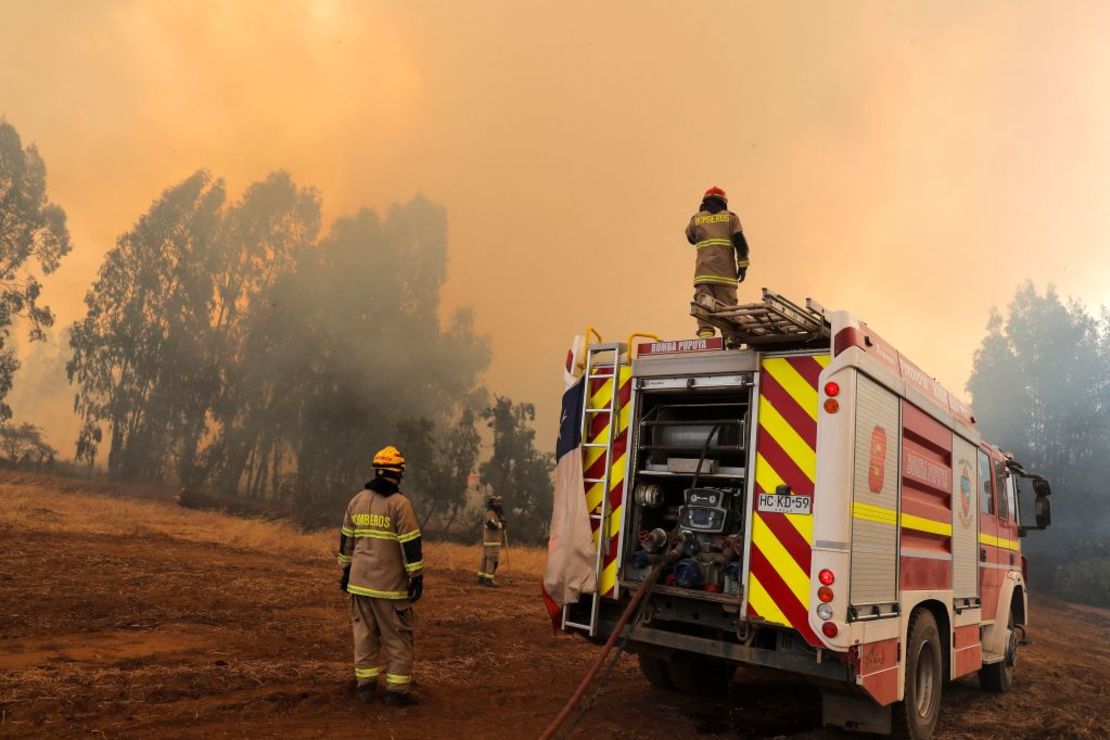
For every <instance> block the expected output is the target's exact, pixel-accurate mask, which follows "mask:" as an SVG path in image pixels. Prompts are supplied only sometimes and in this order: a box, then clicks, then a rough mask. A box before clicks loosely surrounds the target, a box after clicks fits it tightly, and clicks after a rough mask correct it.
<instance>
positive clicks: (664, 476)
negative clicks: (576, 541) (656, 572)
mask: <svg viewBox="0 0 1110 740" xmlns="http://www.w3.org/2000/svg"><path fill="white" fill-rule="evenodd" d="M752 380H753V379H752V376H751V375H748V374H743V373H741V374H730V375H727V376H726V375H722V376H720V377H717V376H704V377H702V376H699V377H697V378H687V379H684V380H681V381H680V379H675V380H673V381H672V380H667V379H653V382H652V383H646V382H645V383H640V384H638V385H637V387H636V390H635V392H636V394H637V397H636V401H635V406H634V407H635V409H636V418H635V419H634V420H633V424H634V429H635V437H634V439H635V443H634V448H633V450H632V451H631V452H632V459H631V464H632V474H631V485H632V490H633V495H632V501H631V503H632V505H633V506H632V511H631V512H630V514H629V518H628V519H627V520H626V521H627V526H628V527H629V530H628V531H629V532H630V533H631V532H636V533H637V536H636V537H635V539H632V538H629V539H628V540H626V542H625V552H624V558H623V559H622V562H623V566H622V574H621V577H622V580H623V581H625V582H626V583H628V584H629V585H630V586H634V585H635V583H636V582H638V581H641V580H643V579H644V578H645V577H646V576H647V574H648V573H649V572H650V571H651V568H652V566H653V565H654V564H655V563H657V562H658V561H659V559H660V558H662V557H663V555H664V553H665V552H667V551H672V552H673V551H674V550H675V549H676V548H677V550H678V552H679V553H680V557H679V558H678V560H677V562H676V563H675V564H674V566H672V567H669V568H667V569H665V570H664V571H663V573H662V576H661V580H660V582H659V585H658V586H657V587H656V590H657V591H662V592H670V593H681V595H683V596H690V597H692V598H697V599H702V600H710V601H719V602H723V603H735V604H738V603H739V592H740V583H741V581H742V573H743V567H742V566H743V563H742V559H743V558H742V556H741V552H742V551H743V540H744V535H743V531H744V515H743V511H744V500H745V498H744V492H745V490H746V485H745V482H746V479H747V470H746V466H747V460H748V451H749V449H750V440H749V437H750V429H751V426H750V425H751V400H752Z"/></svg>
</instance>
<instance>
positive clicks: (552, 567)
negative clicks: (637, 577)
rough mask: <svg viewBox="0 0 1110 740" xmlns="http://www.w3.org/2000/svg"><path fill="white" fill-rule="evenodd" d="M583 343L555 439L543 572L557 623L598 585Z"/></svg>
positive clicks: (571, 364) (571, 360) (572, 357)
mask: <svg viewBox="0 0 1110 740" xmlns="http://www.w3.org/2000/svg"><path fill="white" fill-rule="evenodd" d="M580 345H581V341H580V338H579V337H575V343H574V348H573V349H572V350H571V352H570V353H569V354H568V357H567V368H566V369H567V372H566V383H567V388H566V391H565V392H564V393H563V411H562V416H561V420H560V424H559V441H558V442H557V443H556V445H555V455H556V464H555V500H554V502H553V504H552V510H551V530H550V535H549V538H548V542H547V567H546V568H545V569H544V574H543V596H544V602H545V604H546V606H547V610H548V614H549V615H550V616H551V620H552V624H554V625H555V627H556V628H558V627H559V624H560V623H559V621H558V620H559V618H560V617H561V614H562V609H563V607H564V606H566V605H567V604H573V603H575V602H577V601H578V598H579V597H580V596H581V595H582V594H592V593H594V592H595V591H596V590H597V573H596V571H595V570H594V568H595V567H596V559H597V550H596V548H595V547H594V537H593V532H592V530H591V529H590V513H589V511H587V510H586V490H585V485H584V481H583V480H582V404H583V402H584V397H585V385H586V381H585V380H584V379H583V378H582V377H581V375H580V372H581V368H580V367H579V365H580V363H579V362H578V357H577V354H578V352H577V350H578V349H579V347H580Z"/></svg>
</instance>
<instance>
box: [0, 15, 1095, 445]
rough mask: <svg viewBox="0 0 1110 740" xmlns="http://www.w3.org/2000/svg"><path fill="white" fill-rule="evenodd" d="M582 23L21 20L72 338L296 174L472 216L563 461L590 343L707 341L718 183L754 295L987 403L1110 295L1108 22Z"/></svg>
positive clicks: (5, 102) (452, 238)
mask: <svg viewBox="0 0 1110 740" xmlns="http://www.w3.org/2000/svg"><path fill="white" fill-rule="evenodd" d="M554 8H555V6H551V7H550V8H543V9H537V8H536V7H533V6H530V5H522V4H519V3H511V2H500V3H495V2H490V3H484V4H482V5H481V6H480V8H478V6H475V5H474V4H468V3H455V2H446V1H445V2H417V3H392V2H381V3H357V2H350V3H344V2H329V1H321V2H305V3H278V2H261V1H257V2H238V3H232V4H227V3H218V2H207V3H206V2H194V3H188V4H174V3H169V2H115V3H102V2H68V1H67V2H61V1H58V2H39V3H33V4H31V3H19V2H14V1H12V0H3V2H0V14H2V17H3V18H4V22H3V23H2V24H0V50H2V51H0V116H2V117H4V118H6V119H7V120H8V121H9V122H10V123H11V124H12V125H14V126H15V127H16V128H17V129H18V130H19V131H20V132H21V133H22V134H23V136H24V137H25V139H26V141H28V142H34V143H36V144H37V145H38V147H39V149H40V151H41V153H42V155H43V158H44V159H45V161H46V165H47V170H48V173H49V191H50V197H51V199H52V200H53V201H54V202H56V203H58V204H59V205H61V206H62V207H63V208H65V210H66V212H67V214H68V217H69V224H70V228H71V232H72V236H73V243H74V250H73V252H72V253H71V254H70V255H69V256H68V257H67V258H66V260H65V261H64V262H63V264H62V267H61V269H60V270H59V271H58V272H57V273H56V274H54V275H52V276H51V277H50V278H49V279H48V280H47V281H46V291H45V298H46V302H47V303H49V304H50V305H51V307H52V308H54V310H55V312H56V314H57V317H58V321H57V324H56V327H55V334H56V333H57V332H58V331H59V330H60V329H61V328H63V327H66V326H68V325H69V324H70V323H72V322H73V321H74V320H76V319H78V318H80V317H81V316H82V315H83V304H82V298H83V296H84V294H85V292H86V290H87V289H88V287H89V285H90V284H91V281H92V279H93V277H94V276H95V273H96V270H97V269H98V267H99V266H100V263H101V261H102V259H103V256H104V254H105V253H106V251H107V250H108V249H109V248H110V247H111V246H112V245H113V242H114V240H115V238H116V236H117V235H119V234H120V233H122V232H124V231H126V230H127V229H129V228H130V227H131V225H132V224H133V223H134V221H135V219H136V218H137V217H138V216H139V215H140V214H142V213H143V212H144V211H146V210H147V208H148V207H149V206H150V202H151V200H152V199H153V198H154V197H156V196H157V195H158V194H159V193H160V192H161V191H162V190H163V189H164V188H166V187H168V186H170V185H171V184H174V183H176V182H179V181H180V180H182V179H183V178H185V177H186V176H188V175H189V174H190V173H192V172H193V171H194V170H196V169H197V168H200V167H205V168H208V169H210V170H211V171H212V172H213V173H215V174H216V175H217V176H222V177H225V178H227V181H228V185H229V188H230V191H231V193H232V194H233V195H236V196H237V195H238V194H239V193H240V192H241V191H242V189H243V188H245V187H246V186H247V185H248V184H249V183H251V182H254V181H256V180H259V179H261V178H263V177H264V176H265V175H266V174H267V173H268V172H270V171H272V170H274V169H282V168H284V169H288V170H289V171H290V172H291V174H292V176H293V178H294V179H295V180H296V181H297V182H298V183H299V184H301V185H312V186H316V187H318V188H319V189H320V191H321V192H322V194H323V198H324V203H323V205H324V214H325V222H330V221H331V220H332V219H333V218H335V217H336V216H338V215H340V214H344V213H350V212H353V211H355V210H356V209H357V208H359V207H361V206H364V205H366V206H371V207H374V208H376V209H378V210H379V211H382V212H384V211H385V209H386V208H388V206H389V205H390V204H391V203H394V202H407V201H409V200H410V199H411V198H412V197H413V196H414V195H415V194H417V193H422V194H423V195H425V196H426V197H427V198H429V199H430V200H432V201H433V202H436V203H439V204H442V205H443V206H445V207H446V211H447V218H448V224H449V250H450V252H449V254H450V276H449V280H448V283H447V286H446V289H445V293H444V302H443V307H442V309H443V311H444V312H445V314H446V313H447V312H450V311H451V310H453V309H454V308H456V307H458V306H462V305H472V306H474V307H475V309H476V328H477V330H478V331H480V332H483V333H488V334H489V335H490V336H491V338H492V350H493V362H492V365H491V367H490V369H489V371H488V372H487V373H486V376H485V382H486V384H487V385H489V386H490V387H491V388H494V389H496V390H497V391H498V392H501V393H506V394H508V395H511V396H513V397H515V398H521V399H527V400H531V401H535V402H536V403H537V404H538V411H539V414H540V416H539V421H540V426H539V428H540V435H539V436H540V439H539V441H540V443H541V446H546V445H547V444H548V442H549V441H550V440H551V439H553V437H554V431H555V430H554V427H555V416H556V415H555V410H556V406H557V403H558V397H559V393H560V390H561V388H560V375H559V371H558V366H559V364H560V362H561V360H562V357H563V353H564V350H565V346H566V343H567V341H568V340H569V338H570V336H571V335H572V334H574V333H576V332H581V331H582V328H583V327H584V326H585V325H586V324H587V323H591V324H594V325H596V326H598V327H599V328H600V329H601V330H602V332H603V333H605V335H606V337H607V338H614V339H616V338H623V337H624V336H625V335H627V334H628V333H629V332H631V331H633V330H644V331H652V332H655V333H658V334H662V335H665V336H668V337H676V336H688V335H690V334H692V329H693V322H692V321H691V320H690V319H689V318H688V317H687V316H686V310H687V302H688V300H689V295H690V293H691V287H690V285H689V282H690V281H689V276H690V274H691V273H690V270H691V261H692V254H691V252H690V248H689V247H688V245H686V243H685V241H684V239H683V237H682V228H683V226H684V225H685V222H686V219H687V218H688V217H689V215H690V212H691V210H692V209H693V208H694V206H695V205H696V203H697V200H698V196H699V195H700V193H701V191H702V190H703V189H704V188H705V187H706V186H708V185H710V184H719V185H721V186H723V187H725V188H726V189H727V190H728V191H729V193H730V196H731V201H732V204H733V208H734V210H736V211H737V212H738V213H739V214H740V216H741V218H742V220H743V222H744V224H745V228H746V231H747V233H748V238H749V241H750V242H751V244H752V250H753V253H752V254H753V267H752V270H751V272H750V280H749V283H748V284H747V285H746V286H745V291H744V292H742V295H745V294H746V295H747V296H753V295H755V294H756V292H757V290H758V287H759V286H764V285H765V286H768V287H773V288H775V289H777V290H779V291H781V292H783V293H785V294H787V295H788V296H793V297H797V298H799V299H800V298H801V297H804V296H806V295H811V296H813V297H815V298H817V299H818V300H820V301H821V302H822V303H824V304H825V305H827V306H830V307H845V308H850V309H851V310H853V311H855V312H857V313H858V314H859V315H860V316H862V317H864V318H865V319H867V320H869V321H870V322H871V323H872V324H873V325H874V326H875V327H876V329H877V330H878V331H879V332H881V333H882V334H884V335H885V336H886V337H887V338H888V339H889V340H890V341H891V342H892V343H894V344H895V345H896V346H898V347H899V348H900V349H902V350H903V351H904V352H905V353H906V354H908V355H909V356H910V357H912V358H914V359H915V360H916V361H917V362H918V364H920V365H921V366H922V367H923V368H925V369H926V370H928V371H930V372H932V373H934V374H936V375H937V377H938V378H940V379H941V380H942V381H943V382H944V383H946V384H947V385H949V386H950V387H952V388H953V389H955V390H958V391H962V389H963V386H964V383H965V381H966V380H967V377H968V374H969V372H970V369H971V359H972V352H973V350H974V349H975V348H976V346H977V345H978V343H979V341H980V339H981V338H982V336H983V334H984V333H985V327H986V322H987V318H988V312H989V309H990V306H991V305H992V304H997V305H1002V304H1005V303H1006V302H1007V301H1009V299H1010V297H1011V296H1012V295H1013V293H1014V290H1015V287H1016V286H1017V285H1018V284H1019V283H1020V282H1021V281H1023V280H1025V279H1027V278H1034V279H1035V280H1037V281H1038V283H1042V284H1043V283H1045V282H1055V283H1056V284H1057V286H1058V287H1059V289H1060V292H1061V293H1063V294H1070V295H1073V296H1076V297H1078V298H1081V299H1083V300H1085V301H1087V302H1089V303H1092V304H1098V303H1102V302H1110V290H1108V289H1107V287H1106V286H1107V281H1106V276H1107V274H1108V271H1110V250H1107V249H1106V245H1107V244H1108V243H1110V222H1108V220H1107V215H1106V213H1107V211H1106V209H1105V207H1104V204H1105V201H1106V197H1107V195H1108V192H1107V190H1108V186H1107V180H1106V176H1105V173H1106V172H1107V171H1110V133H1108V132H1110V125H1108V124H1110V97H1108V96H1107V95H1106V94H1105V91H1106V90H1107V89H1110V84H1108V83H1110V46H1107V45H1106V44H1105V39H1106V38H1107V34H1108V32H1110V7H1108V6H1107V5H1105V4H1103V3H1096V2H1089V3H1084V2H1072V3H1063V4H1061V3H1048V2H1029V3H1022V4H1020V5H1018V4H1013V3H1007V2H982V3H976V4H973V5H968V4H966V3H956V2H944V3H929V4H927V5H926V4H921V3H911V2H906V3H900V4H893V5H885V6H883V10H882V12H878V10H877V6H874V5H872V4H870V3H863V2H859V3H854V4H845V3H831V2H830V3H824V4H816V3H796V4H794V5H793V6H792V7H784V6H782V5H775V6H773V7H772V6H769V5H768V6H761V5H758V4H730V3H720V4H714V5H712V6H696V7H694V6H689V5H685V4H674V3H664V2H638V3H631V2H626V3H612V4H606V5H604V6H598V5H596V4H594V3H562V4H560V5H558V6H557V10H555V9H554ZM372 289H373V286H372V285H368V286H367V290H372ZM17 332H18V327H17ZM67 354H68V353H67ZM31 368H32V366H30V365H29V366H28V368H26V369H25V370H24V371H23V373H21V376H22V377H17V379H16V386H15V391H14V392H13V395H12V397H11V400H12V404H13V406H14V407H15V411H16V416H17V418H18V417H29V418H32V419H33V420H34V421H36V422H37V423H42V424H45V425H46V426H47V427H48V432H49V436H50V438H51V440H52V441H53V443H54V444H55V445H56V446H58V447H59V448H60V449H61V450H63V454H66V455H68V454H70V453H71V451H72V438H73V433H74V432H75V430H76V418H75V417H73V415H72V414H71V413H70V410H69V407H70V402H71V399H72V390H71V389H68V388H65V387H63V384H64V379H63V378H59V379H58V384H57V388H58V392H57V393H56V394H55V393H51V392H50V388H52V387H53V386H51V384H49V383H45V382H43V379H42V378H41V377H36V378H34V379H33V380H32V379H31V378H29V377H28V372H29V371H30V370H31ZM32 388H39V389H42V391H41V393H43V394H46V395H49V396H50V397H51V399H52V400H51V401H50V403H49V404H46V403H44V401H43V395H40V393H39V392H35V393H32V392H31V390H30V389H32Z"/></svg>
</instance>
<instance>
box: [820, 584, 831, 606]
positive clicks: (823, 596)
mask: <svg viewBox="0 0 1110 740" xmlns="http://www.w3.org/2000/svg"><path fill="white" fill-rule="evenodd" d="M817 598H819V599H820V600H821V601H824V602H825V603H828V602H830V601H832V600H833V590H832V589H831V588H829V587H828V586H822V587H821V588H819V589H817Z"/></svg>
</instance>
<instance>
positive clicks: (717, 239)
mask: <svg viewBox="0 0 1110 740" xmlns="http://www.w3.org/2000/svg"><path fill="white" fill-rule="evenodd" d="M742 233H743V229H742V228H741V227H740V218H739V216H737V215H736V214H735V213H733V212H732V211H719V212H718V213H710V212H709V211H698V212H697V213H695V214H694V216H693V217H692V218H691V219H690V224H689V225H688V226H687V227H686V239H687V240H688V241H689V242H690V243H691V244H693V245H694V247H695V248H696V249H697V252H698V254H697V257H696V259H695V261H694V285H698V284H701V283H709V284H713V285H736V271H737V269H739V268H741V267H747V266H748V255H747V250H746V249H745V250H744V251H745V253H744V254H741V255H737V254H736V247H735V246H733V239H732V237H733V234H742ZM745 246H746V243H745ZM738 257H739V259H738Z"/></svg>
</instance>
